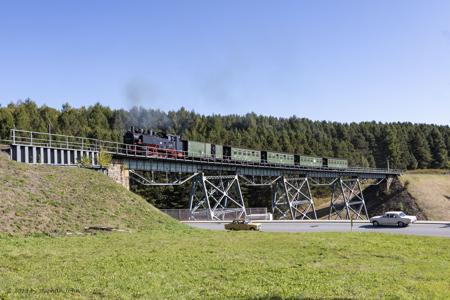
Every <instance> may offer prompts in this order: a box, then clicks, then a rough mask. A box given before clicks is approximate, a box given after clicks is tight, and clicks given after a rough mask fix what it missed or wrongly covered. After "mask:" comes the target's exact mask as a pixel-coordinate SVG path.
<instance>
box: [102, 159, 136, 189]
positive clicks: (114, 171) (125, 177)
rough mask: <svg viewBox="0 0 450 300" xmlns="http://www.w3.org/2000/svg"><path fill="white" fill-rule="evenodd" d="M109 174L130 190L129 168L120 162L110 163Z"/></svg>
mask: <svg viewBox="0 0 450 300" xmlns="http://www.w3.org/2000/svg"><path fill="white" fill-rule="evenodd" d="M107 174H108V176H109V177H111V178H112V179H113V180H114V181H115V182H117V183H118V184H120V185H122V186H123V187H125V188H126V189H127V190H130V171H129V170H128V168H127V167H126V166H125V165H124V164H122V163H119V162H114V163H112V164H110V165H109V167H108V169H107Z"/></svg>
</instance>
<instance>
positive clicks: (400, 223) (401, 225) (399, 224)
mask: <svg viewBox="0 0 450 300" xmlns="http://www.w3.org/2000/svg"><path fill="white" fill-rule="evenodd" d="M405 226H406V224H405V223H403V222H398V227H405Z"/></svg>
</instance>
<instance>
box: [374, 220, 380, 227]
mask: <svg viewBox="0 0 450 300" xmlns="http://www.w3.org/2000/svg"><path fill="white" fill-rule="evenodd" d="M372 225H373V227H378V226H379V225H380V223H378V222H377V221H373V222H372Z"/></svg>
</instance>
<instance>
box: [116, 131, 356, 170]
mask: <svg viewBox="0 0 450 300" xmlns="http://www.w3.org/2000/svg"><path fill="white" fill-rule="evenodd" d="M123 142H124V143H125V144H129V145H136V146H140V147H136V149H137V150H135V151H137V152H144V151H145V155H150V156H158V157H167V158H180V159H182V158H194V159H214V160H219V161H234V162H247V163H261V164H276V165H287V166H300V167H313V168H322V167H325V168H333V169H346V168H348V161H347V160H346V159H341V158H330V157H314V156H306V155H298V154H289V153H281V152H273V151H264V150H262V151H260V150H253V149H245V148H237V147H232V146H226V145H218V144H211V143H203V142H197V141H190V140H182V139H181V137H180V136H178V135H172V134H166V133H162V132H155V131H153V130H151V129H148V130H144V129H136V128H134V127H131V129H130V130H128V131H127V132H126V133H125V134H124V136H123ZM140 154H144V153H140Z"/></svg>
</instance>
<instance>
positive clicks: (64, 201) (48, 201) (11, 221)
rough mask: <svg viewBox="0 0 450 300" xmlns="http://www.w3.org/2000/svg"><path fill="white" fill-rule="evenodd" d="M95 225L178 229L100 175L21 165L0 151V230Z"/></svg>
mask: <svg viewBox="0 0 450 300" xmlns="http://www.w3.org/2000/svg"><path fill="white" fill-rule="evenodd" d="M99 225H101V226H111V227H117V228H122V229H131V230H150V229H157V228H171V227H183V225H181V224H179V223H178V222H176V221H174V220H172V219H171V218H169V217H167V216H166V215H164V214H162V213H160V212H159V211H158V210H157V209H155V208H154V207H152V206H151V205H149V204H147V202H145V200H144V199H142V198H141V197H139V196H137V195H135V194H133V193H131V192H129V191H127V190H126V189H125V188H123V187H121V186H120V185H118V184H116V183H114V182H113V181H112V180H111V179H110V178H108V177H107V176H105V175H103V174H100V173H97V172H95V171H92V170H86V169H80V168H66V167H52V166H33V165H26V164H21V163H17V162H13V161H10V160H9V159H8V158H7V157H6V156H5V155H0V232H8V233H25V234H27V233H33V232H46V233H64V232H67V231H82V230H83V229H84V227H87V226H99Z"/></svg>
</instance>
